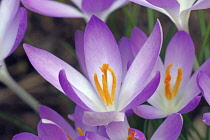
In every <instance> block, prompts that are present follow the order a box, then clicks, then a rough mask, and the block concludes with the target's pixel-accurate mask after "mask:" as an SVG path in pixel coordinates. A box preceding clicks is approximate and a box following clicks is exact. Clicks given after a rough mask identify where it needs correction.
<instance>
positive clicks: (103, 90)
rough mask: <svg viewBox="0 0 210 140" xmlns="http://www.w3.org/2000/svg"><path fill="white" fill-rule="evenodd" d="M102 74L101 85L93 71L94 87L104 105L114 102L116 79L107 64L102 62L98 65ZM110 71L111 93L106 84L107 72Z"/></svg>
mask: <svg viewBox="0 0 210 140" xmlns="http://www.w3.org/2000/svg"><path fill="white" fill-rule="evenodd" d="M100 69H101V72H102V73H103V74H102V85H101V84H100V83H99V81H98V76H97V74H96V73H94V82H95V85H96V89H97V91H98V94H99V95H100V97H101V100H102V101H103V102H104V104H105V105H106V106H109V105H113V102H114V96H115V92H116V86H117V84H116V83H117V79H116V75H115V72H114V71H113V70H112V69H111V68H110V67H109V64H103V66H102V67H100ZM108 71H109V72H110V73H111V76H112V90H111V93H110V91H109V88H108V87H109V85H108V77H107V72H108Z"/></svg>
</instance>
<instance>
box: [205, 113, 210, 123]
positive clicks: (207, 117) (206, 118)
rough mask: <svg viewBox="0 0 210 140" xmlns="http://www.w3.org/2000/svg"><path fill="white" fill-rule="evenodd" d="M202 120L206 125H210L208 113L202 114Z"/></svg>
mask: <svg viewBox="0 0 210 140" xmlns="http://www.w3.org/2000/svg"><path fill="white" fill-rule="evenodd" d="M203 122H204V123H205V124H207V125H210V113H204V114H203Z"/></svg>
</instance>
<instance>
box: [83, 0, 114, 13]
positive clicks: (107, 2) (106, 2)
mask: <svg viewBox="0 0 210 140" xmlns="http://www.w3.org/2000/svg"><path fill="white" fill-rule="evenodd" d="M113 2H114V0H100V1H98V0H83V1H82V10H83V11H85V12H87V13H98V12H102V11H104V10H106V9H107V8H109V7H110V6H111V5H112V3H113Z"/></svg>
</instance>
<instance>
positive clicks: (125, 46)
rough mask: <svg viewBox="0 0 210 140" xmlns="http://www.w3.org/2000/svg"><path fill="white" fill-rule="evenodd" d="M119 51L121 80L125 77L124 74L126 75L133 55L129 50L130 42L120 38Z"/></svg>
mask: <svg viewBox="0 0 210 140" xmlns="http://www.w3.org/2000/svg"><path fill="white" fill-rule="evenodd" d="M118 44H119V50H120V55H121V59H122V75H123V78H122V79H124V77H125V74H126V73H127V71H128V69H129V67H130V65H131V63H132V61H133V59H134V56H133V53H132V50H131V44H130V40H129V39H128V38H126V37H122V38H121V39H120V41H119V43H118Z"/></svg>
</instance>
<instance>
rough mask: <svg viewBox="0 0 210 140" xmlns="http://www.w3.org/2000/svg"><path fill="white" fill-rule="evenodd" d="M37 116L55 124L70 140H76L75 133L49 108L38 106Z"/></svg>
mask: <svg viewBox="0 0 210 140" xmlns="http://www.w3.org/2000/svg"><path fill="white" fill-rule="evenodd" d="M39 115H40V118H41V119H47V120H50V121H52V122H54V123H55V124H57V125H58V126H60V127H61V128H62V129H63V131H64V132H65V133H66V134H67V135H69V136H70V137H71V138H73V139H74V138H76V133H75V130H74V129H73V128H72V126H71V125H70V124H69V123H68V122H67V121H66V120H65V119H64V118H63V117H61V115H60V114H58V113H57V112H55V111H54V110H52V109H51V108H49V107H47V106H44V105H40V106H39Z"/></svg>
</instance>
